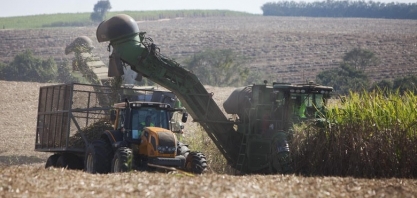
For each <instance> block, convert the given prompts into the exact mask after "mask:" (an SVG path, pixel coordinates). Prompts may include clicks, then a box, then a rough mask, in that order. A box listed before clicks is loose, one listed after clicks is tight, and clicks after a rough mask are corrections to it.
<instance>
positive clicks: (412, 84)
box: [393, 76, 417, 94]
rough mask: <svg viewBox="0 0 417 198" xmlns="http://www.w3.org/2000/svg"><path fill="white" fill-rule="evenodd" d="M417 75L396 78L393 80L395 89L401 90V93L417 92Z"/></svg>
mask: <svg viewBox="0 0 417 198" xmlns="http://www.w3.org/2000/svg"><path fill="white" fill-rule="evenodd" d="M416 85H417V76H407V77H403V78H396V79H394V82H393V89H394V90H397V89H398V90H399V92H400V94H404V93H406V92H412V93H414V94H415V93H416V91H417V90H416Z"/></svg>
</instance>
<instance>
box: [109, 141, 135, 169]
mask: <svg viewBox="0 0 417 198" xmlns="http://www.w3.org/2000/svg"><path fill="white" fill-rule="evenodd" d="M132 163H133V155H132V149H130V148H127V147H121V148H119V149H117V151H116V153H115V154H114V157H113V160H112V163H111V170H112V172H113V173H118V172H128V171H131V170H132Z"/></svg>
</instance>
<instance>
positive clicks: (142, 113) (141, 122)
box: [131, 107, 169, 139]
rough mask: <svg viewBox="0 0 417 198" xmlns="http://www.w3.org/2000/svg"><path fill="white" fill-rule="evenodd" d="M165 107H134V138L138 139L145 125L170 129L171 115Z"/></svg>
mask: <svg viewBox="0 0 417 198" xmlns="http://www.w3.org/2000/svg"><path fill="white" fill-rule="evenodd" d="M168 115H169V114H168V112H167V111H166V110H165V109H157V108H153V107H141V108H138V109H132V121H131V123H132V132H133V134H134V135H133V136H132V138H133V139H138V138H139V137H140V135H141V134H142V131H143V128H145V127H161V128H165V129H169V116H168Z"/></svg>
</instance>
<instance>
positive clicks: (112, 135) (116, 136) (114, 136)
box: [101, 130, 123, 145]
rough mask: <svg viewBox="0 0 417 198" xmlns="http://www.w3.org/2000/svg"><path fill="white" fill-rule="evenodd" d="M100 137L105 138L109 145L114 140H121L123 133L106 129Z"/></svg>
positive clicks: (113, 142)
mask: <svg viewBox="0 0 417 198" xmlns="http://www.w3.org/2000/svg"><path fill="white" fill-rule="evenodd" d="M101 138H102V139H105V140H107V141H108V142H109V143H110V144H111V145H113V144H115V143H116V142H121V141H123V133H122V132H121V131H109V130H106V131H104V133H103V134H102V135H101Z"/></svg>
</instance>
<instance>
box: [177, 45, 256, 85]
mask: <svg viewBox="0 0 417 198" xmlns="http://www.w3.org/2000/svg"><path fill="white" fill-rule="evenodd" d="M238 60H240V59H238V57H237V56H236V55H235V54H234V53H233V51H232V50H230V49H227V50H206V51H203V52H200V53H197V54H195V55H194V56H193V57H192V58H190V59H188V60H186V61H185V65H186V67H187V68H188V69H189V70H191V71H193V72H194V73H195V74H196V75H197V77H198V78H199V79H200V81H201V83H203V84H205V85H213V86H220V87H223V86H239V85H242V84H243V83H245V82H246V80H247V79H248V77H249V75H250V71H249V69H248V68H245V67H243V66H242V65H243V63H241V62H239V61H238Z"/></svg>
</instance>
